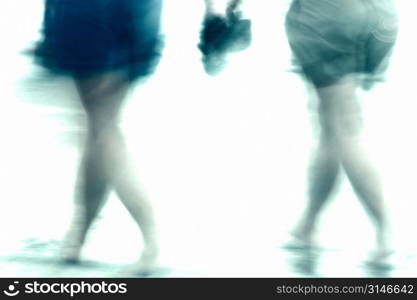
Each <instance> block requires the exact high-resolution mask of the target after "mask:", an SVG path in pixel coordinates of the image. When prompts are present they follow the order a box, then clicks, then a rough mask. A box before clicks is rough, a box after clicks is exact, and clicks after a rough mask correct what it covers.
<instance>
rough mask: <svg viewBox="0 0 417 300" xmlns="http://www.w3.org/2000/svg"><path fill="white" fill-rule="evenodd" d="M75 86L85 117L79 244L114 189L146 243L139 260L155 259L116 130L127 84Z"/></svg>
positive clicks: (148, 220)
mask: <svg viewBox="0 0 417 300" xmlns="http://www.w3.org/2000/svg"><path fill="white" fill-rule="evenodd" d="M76 84H77V87H78V90H79V94H80V97H81V100H82V102H83V105H84V108H85V110H86V112H87V117H88V134H87V141H86V153H85V156H84V160H83V164H82V166H81V169H82V172H81V173H80V176H81V177H82V181H83V183H84V184H83V190H82V191H83V192H82V195H81V198H80V208H81V209H80V212H79V213H80V217H79V222H80V223H79V229H80V230H79V231H78V241H79V242H80V247H81V244H82V242H83V241H84V239H85V235H86V233H87V231H88V229H89V227H90V225H91V223H92V221H93V220H94V218H95V217H96V216H97V213H98V211H99V209H100V208H101V207H102V205H103V202H104V200H105V198H106V191H107V190H108V188H109V187H114V188H115V190H116V193H117V194H118V196H119V198H120V200H121V201H122V202H123V204H124V205H125V207H126V208H127V209H128V211H129V213H130V214H131V215H132V217H133V219H134V220H135V222H136V223H137V224H138V226H139V228H140V229H141V232H142V235H143V239H144V242H145V249H144V252H143V255H142V257H143V258H146V259H151V258H152V259H153V258H154V257H155V256H156V255H157V248H158V247H157V244H156V240H155V232H154V221H153V215H152V212H151V209H150V206H149V204H148V203H147V202H146V201H145V199H143V197H142V195H141V192H140V191H139V189H138V187H137V185H136V182H135V179H134V178H136V177H135V176H134V174H133V171H132V170H131V167H130V166H129V159H128V157H127V151H126V147H125V144H124V140H123V136H122V134H121V132H120V129H119V127H118V116H119V112H120V108H121V105H122V102H123V99H124V98H125V97H126V93H127V91H128V82H127V81H126V80H125V78H124V77H123V76H122V75H120V74H117V73H109V74H105V75H101V76H97V77H93V78H85V79H77V80H76Z"/></svg>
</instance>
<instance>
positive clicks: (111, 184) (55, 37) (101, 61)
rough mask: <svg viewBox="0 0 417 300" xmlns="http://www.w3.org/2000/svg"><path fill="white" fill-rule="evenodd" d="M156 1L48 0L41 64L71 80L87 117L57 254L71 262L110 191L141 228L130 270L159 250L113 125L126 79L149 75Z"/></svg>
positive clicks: (157, 44)
mask: <svg viewBox="0 0 417 300" xmlns="http://www.w3.org/2000/svg"><path fill="white" fill-rule="evenodd" d="M161 1H162V0H141V1H137V0H46V3H45V13H44V20H43V29H42V33H43V37H42V39H41V41H40V42H39V44H38V45H37V47H36V49H35V57H36V60H37V62H38V63H39V64H41V65H42V66H44V67H45V68H47V69H48V70H50V71H51V72H52V73H55V74H60V75H67V76H70V77H72V78H73V79H74V81H75V84H76V87H77V90H78V94H79V98H80V100H81V103H82V105H83V107H84V109H85V112H86V115H87V126H88V127H87V137H86V142H85V149H84V155H83V159H82V163H81V168H80V173H79V178H78V179H79V183H80V186H81V190H80V195H79V197H77V206H76V207H77V209H76V210H75V213H74V221H73V222H74V223H73V225H72V227H71V228H70V231H69V234H68V236H67V238H66V242H65V244H64V246H63V250H62V257H63V259H64V260H65V261H67V262H77V261H78V260H79V257H80V253H81V249H82V245H83V244H84V242H85V238H86V235H87V232H88V230H89V228H90V227H91V224H92V223H93V221H94V219H95V218H96V216H97V214H98V212H99V210H100V208H101V207H102V206H103V204H104V202H105V199H106V197H107V194H108V192H109V191H110V189H114V190H115V192H116V194H117V195H118V197H119V198H120V200H121V201H122V202H123V204H124V205H125V207H126V208H127V209H128V211H129V213H130V214H131V216H132V217H133V219H134V220H135V222H136V223H137V224H138V226H139V228H140V229H141V232H142V236H143V240H144V248H143V252H142V254H141V257H140V259H139V262H138V263H137V264H135V265H134V266H133V269H132V271H133V272H138V273H141V272H142V273H143V272H145V273H146V272H149V271H151V270H152V268H153V267H154V263H155V261H156V258H157V255H158V245H157V242H156V236H155V228H154V227H155V224H154V218H153V215H152V210H151V208H150V204H149V203H148V202H147V201H146V199H144V197H143V195H142V193H141V191H140V190H139V188H138V186H137V184H136V182H135V180H136V179H135V176H134V174H133V171H132V170H131V167H130V166H129V158H128V156H127V151H126V148H125V143H124V139H123V136H122V134H121V131H120V129H119V126H118V118H119V115H120V110H121V106H122V104H123V101H124V99H125V98H126V96H127V93H128V90H129V87H130V85H131V84H132V82H134V81H135V80H137V79H140V78H143V77H146V76H148V75H150V74H151V73H152V71H153V69H154V68H155V66H156V65H157V62H158V58H159V56H160V50H161V39H160V17H161V9H162V3H161Z"/></svg>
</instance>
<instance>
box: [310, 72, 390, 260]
mask: <svg viewBox="0 0 417 300" xmlns="http://www.w3.org/2000/svg"><path fill="white" fill-rule="evenodd" d="M356 88H357V84H356V83H355V81H354V80H351V79H345V80H341V81H340V82H338V83H337V84H335V85H333V86H331V87H326V88H323V89H319V90H318V92H319V96H320V98H321V99H322V102H324V101H327V102H329V103H330V106H331V109H330V114H329V121H330V126H331V128H332V132H333V135H334V140H335V145H334V146H335V147H334V149H336V151H337V153H338V157H339V159H340V161H341V163H342V165H343V168H344V170H345V171H346V174H347V176H348V178H349V181H350V183H351V184H352V187H353V189H354V190H355V192H356V194H357V196H358V198H359V200H360V201H361V203H362V204H363V205H364V207H365V209H366V210H367V212H368V213H369V214H370V217H371V219H372V221H373V222H374V224H375V229H376V240H377V250H378V252H379V253H385V252H386V237H385V234H386V216H385V209H384V204H383V197H382V192H381V186H380V184H379V182H378V176H377V175H376V173H375V171H374V170H373V168H372V167H371V165H370V164H369V162H368V161H367V160H366V157H365V154H364V152H363V150H362V149H361V145H360V131H361V130H360V127H361V118H360V110H359V107H358V105H357V102H356V95H355V93H356Z"/></svg>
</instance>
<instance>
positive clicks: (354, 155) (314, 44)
mask: <svg viewBox="0 0 417 300" xmlns="http://www.w3.org/2000/svg"><path fill="white" fill-rule="evenodd" d="M286 30H287V37H288V40H289V43H290V46H291V49H292V51H293V53H294V56H295V58H296V61H297V64H298V65H299V67H300V69H301V73H302V74H303V75H304V76H305V78H306V79H307V81H308V82H310V83H311V85H312V86H313V87H314V89H315V91H316V93H317V95H318V99H319V103H318V111H319V118H320V126H321V136H320V143H319V146H318V151H317V155H316V156H315V158H314V159H313V163H312V168H311V179H310V191H309V202H308V205H307V208H306V210H305V214H304V216H303V218H302V220H301V222H300V224H299V226H298V228H297V229H296V230H295V232H294V236H295V237H296V238H297V239H298V240H299V241H300V242H303V243H307V244H309V243H311V240H312V237H313V233H314V232H315V229H316V227H317V226H316V225H317V224H316V223H317V219H318V216H319V214H320V212H321V211H322V209H323V207H324V205H325V204H326V201H327V200H328V199H329V196H330V194H331V192H332V190H333V188H334V186H335V183H336V180H337V177H338V175H339V173H340V171H341V169H342V168H343V169H344V171H345V173H346V175H347V177H348V179H349V181H350V183H351V184H352V187H353V189H354V190H355V192H356V194H357V196H358V198H359V199H360V201H361V202H362V204H363V206H364V207H365V209H366V210H367V212H368V213H369V215H370V217H371V220H372V221H373V223H374V225H375V228H376V245H377V246H376V250H377V251H376V253H375V256H374V257H373V258H374V259H379V258H382V257H384V256H386V255H387V253H388V250H387V245H386V228H387V220H386V213H385V210H384V205H383V197H382V193H381V188H380V185H379V183H378V179H377V176H376V174H375V173H374V171H373V169H372V168H371V166H370V165H369V163H368V162H367V161H366V158H365V156H364V154H363V153H362V151H361V147H360V143H359V135H360V127H361V124H360V110H359V105H358V103H357V99H356V91H357V89H358V87H363V88H366V89H369V88H370V87H371V86H372V84H373V83H374V82H376V81H378V80H379V79H380V78H381V74H382V73H383V71H384V70H385V68H386V66H387V58H388V57H389V54H390V52H391V50H392V48H393V46H394V43H395V40H396V35H397V20H396V14H395V9H394V7H393V3H392V1H391V0H294V1H293V2H292V4H291V7H290V10H289V12H288V14H287V18H286ZM352 229H354V228H352Z"/></svg>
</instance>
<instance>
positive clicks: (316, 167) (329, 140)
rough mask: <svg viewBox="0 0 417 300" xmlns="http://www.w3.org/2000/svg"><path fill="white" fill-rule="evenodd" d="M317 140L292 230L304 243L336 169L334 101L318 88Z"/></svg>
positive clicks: (332, 184) (309, 240) (331, 187)
mask: <svg viewBox="0 0 417 300" xmlns="http://www.w3.org/2000/svg"><path fill="white" fill-rule="evenodd" d="M317 91H318V96H319V111H318V113H319V120H320V130H321V133H320V142H319V146H318V149H317V151H316V153H315V155H314V157H313V160H312V162H311V166H310V170H309V191H308V203H307V206H306V209H305V211H304V213H303V216H302V218H301V221H300V222H299V224H298V226H297V227H296V229H295V230H294V232H293V235H294V237H295V238H296V239H297V240H298V241H299V242H301V243H302V244H305V245H307V246H308V245H311V244H312V236H313V234H314V232H315V229H316V227H317V222H318V218H319V216H320V213H321V212H322V210H323V208H324V207H325V204H326V203H327V202H328V200H329V199H330V196H331V194H332V191H333V190H334V187H335V185H336V182H337V179H338V175H339V172H340V160H339V154H338V151H337V140H336V139H335V134H334V129H333V119H334V113H335V111H334V110H335V107H334V105H335V103H334V102H333V101H332V100H331V99H330V98H329V97H327V96H326V94H325V93H323V90H321V89H318V90H317Z"/></svg>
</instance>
